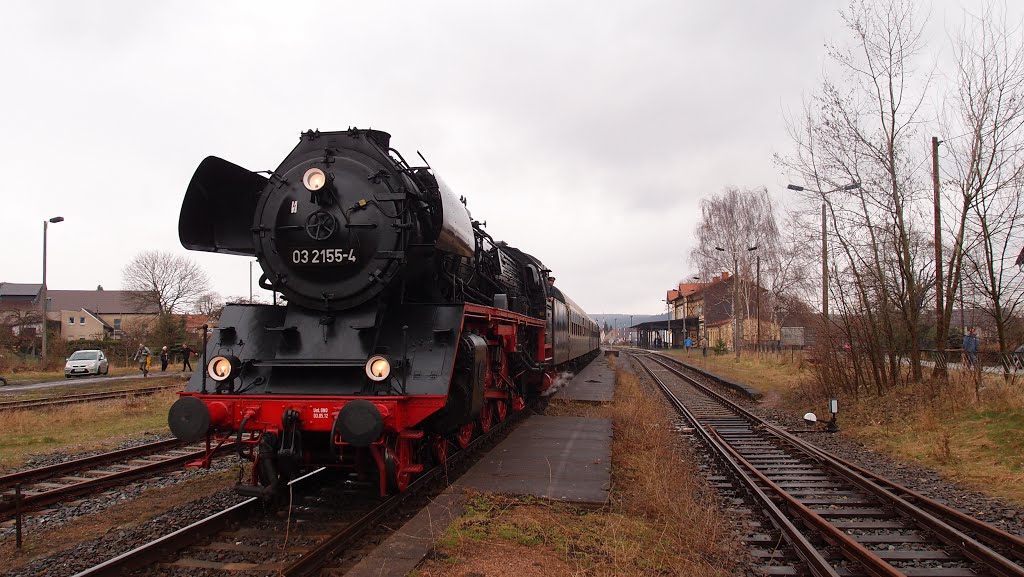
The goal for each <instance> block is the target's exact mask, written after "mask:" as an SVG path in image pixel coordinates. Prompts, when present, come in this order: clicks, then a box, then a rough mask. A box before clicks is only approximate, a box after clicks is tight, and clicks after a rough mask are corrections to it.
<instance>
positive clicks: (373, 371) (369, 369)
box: [366, 355, 391, 382]
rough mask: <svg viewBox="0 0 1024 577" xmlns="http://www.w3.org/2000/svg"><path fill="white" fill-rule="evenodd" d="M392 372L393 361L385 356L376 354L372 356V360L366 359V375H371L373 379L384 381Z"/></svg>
mask: <svg viewBox="0 0 1024 577" xmlns="http://www.w3.org/2000/svg"><path fill="white" fill-rule="evenodd" d="M390 374H391V363H389V362H388V360H387V359H385V358H384V357H382V356H380V355H374V356H372V357H370V360H368V361H366V376H368V377H370V380H371V381H377V382H380V381H383V380H384V379H386V378H388V375H390Z"/></svg>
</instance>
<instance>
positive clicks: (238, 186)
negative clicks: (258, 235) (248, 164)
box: [178, 156, 267, 256]
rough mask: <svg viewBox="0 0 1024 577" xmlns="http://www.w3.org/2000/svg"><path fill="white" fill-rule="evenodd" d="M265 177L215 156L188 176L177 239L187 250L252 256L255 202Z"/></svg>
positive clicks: (264, 184) (265, 181) (265, 180)
mask: <svg viewBox="0 0 1024 577" xmlns="http://www.w3.org/2000/svg"><path fill="white" fill-rule="evenodd" d="M266 185H267V179H266V178H265V177H263V176H260V175H258V174H256V173H254V172H251V171H248V170H246V169H244V168H242V167H241V166H238V165H237V164H232V163H230V162H228V161H226V160H224V159H222V158H217V157H216V156H208V157H206V159H205V160H203V162H202V163H201V164H200V165H199V168H197V169H196V172H195V174H193V175H192V181H191V182H189V184H188V190H186V191H185V200H183V201H182V203H181V214H180V216H179V217H178V238H179V240H181V245H182V246H184V247H185V248H187V249H189V250H202V251H206V252H220V253H227V254H240V255H244V256H253V255H254V254H255V247H254V246H253V241H252V223H253V217H254V216H255V214H256V201H257V199H258V198H259V194H260V192H261V191H262V190H263V188H264V187H265V186H266Z"/></svg>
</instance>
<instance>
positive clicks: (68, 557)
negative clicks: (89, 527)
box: [0, 434, 242, 577]
mask: <svg viewBox="0 0 1024 577" xmlns="http://www.w3.org/2000/svg"><path fill="white" fill-rule="evenodd" d="M166 438H169V436H168V435H155V434H146V435H144V436H142V437H138V438H133V439H130V440H126V441H124V442H123V443H120V444H119V445H118V446H117V447H115V449H127V448H130V447H135V446H138V445H143V444H146V443H152V442H155V441H159V440H162V439H166ZM109 450H110V449H105V450H97V451H87V452H82V453H74V454H45V455H38V456H34V457H32V458H30V459H29V460H28V461H27V462H26V464H25V466H24V467H23V468H25V469H31V468H37V467H44V466H47V465H52V464H57V463H62V462H66V461H70V460H73V459H79V458H83V457H88V456H92V455H95V454H99V453H103V452H107V451H109ZM237 467H238V459H237V458H235V457H224V458H219V459H214V461H213V464H212V465H211V467H210V469H208V470H205V469H185V468H176V469H170V470H168V471H166V472H163V473H160V474H159V475H157V476H154V477H146V478H141V479H138V480H135V481H132V482H130V483H128V484H125V485H120V486H117V487H113V488H110V489H108V490H106V491H104V492H102V493H97V494H95V495H88V496H83V497H79V498H76V499H73V500H71V501H68V502H65V503H61V504H58V505H54V506H52V507H50V508H49V509H46V510H44V511H39V512H34V513H29V514H26V516H25V518H24V521H23V529H22V530H23V534H24V536H25V539H26V540H31V539H32V538H33V534H34V533H36V532H38V531H42V530H45V529H47V528H50V527H59V526H61V525H63V524H65V523H68V522H70V521H73V520H75V519H77V518H79V517H83V516H86V515H92V514H97V513H102V512H103V511H105V510H107V509H109V508H110V507H113V506H115V505H118V504H121V503H125V502H129V501H131V500H133V499H136V498H138V497H139V495H141V494H142V493H143V492H145V491H148V490H151V489H159V488H163V487H170V486H174V485H178V484H180V483H184V482H187V481H189V480H192V479H197V478H199V477H202V476H205V475H208V474H211V473H217V472H220V471H224V470H231V469H237ZM241 500H242V498H241V497H239V496H238V495H236V494H235V493H234V492H233V491H231V490H230V489H227V490H225V491H221V492H218V493H217V494H215V495H213V496H210V497H206V498H203V499H200V500H197V501H193V502H190V503H186V504H183V505H180V506H178V507H175V508H173V509H171V510H169V511H167V512H165V513H162V514H160V515H159V516H157V517H154V518H153V519H151V520H149V521H147V522H146V523H144V524H142V525H140V526H138V527H132V528H128V529H119V530H116V531H111V532H108V533H107V534H106V535H104V536H103V537H101V538H98V539H94V540H91V541H86V542H83V543H80V544H78V545H76V546H75V547H73V548H71V549H69V550H65V551H61V552H58V553H55V554H53V555H50V556H47V557H42V558H40V559H36V560H33V561H32V562H30V563H28V564H27V565H25V566H23V567H21V568H18V569H15V570H11V571H4V568H3V567H2V565H0V576H3V577H8V576H10V577H21V576H25V577H28V576H38V575H45V576H53V577H56V576H67V575H74V574H75V573H78V572H79V571H81V570H84V569H87V568H89V567H92V566H94V565H97V564H99V563H101V562H103V561H105V560H107V559H109V558H111V557H115V556H117V555H119V554H121V553H124V552H126V551H129V550H131V549H132V548H134V547H136V546H138V545H142V544H144V543H146V542H148V541H151V540H153V539H155V538H157V537H160V536H162V535H166V534H167V533H170V532H172V531H174V530H176V529H178V528H181V527H184V526H186V525H188V524H190V523H193V522H195V521H198V520H199V519H202V518H203V517H206V516H208V515H210V514H211V513H213V512H216V511H219V510H221V509H224V508H226V507H228V506H230V505H233V504H235V503H238V502H240V501H241ZM14 537H15V527H14V524H13V522H11V523H8V524H5V525H4V526H0V540H3V541H6V542H9V543H12V544H13V542H14Z"/></svg>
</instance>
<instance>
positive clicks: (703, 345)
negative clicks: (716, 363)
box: [700, 337, 708, 357]
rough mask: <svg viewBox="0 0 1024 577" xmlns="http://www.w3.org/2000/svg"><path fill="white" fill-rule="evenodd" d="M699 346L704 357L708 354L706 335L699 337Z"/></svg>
mask: <svg viewBox="0 0 1024 577" xmlns="http://www.w3.org/2000/svg"><path fill="white" fill-rule="evenodd" d="M700 348H701V349H702V353H703V355H704V356H705V357H706V356H708V338H707V337H701V338H700Z"/></svg>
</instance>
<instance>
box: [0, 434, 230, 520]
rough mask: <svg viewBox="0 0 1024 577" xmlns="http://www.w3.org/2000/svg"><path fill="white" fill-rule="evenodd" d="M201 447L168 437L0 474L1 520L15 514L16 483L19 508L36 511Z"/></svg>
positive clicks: (179, 461) (196, 454) (183, 459)
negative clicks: (45, 465) (187, 444)
mask: <svg viewBox="0 0 1024 577" xmlns="http://www.w3.org/2000/svg"><path fill="white" fill-rule="evenodd" d="M229 448H230V446H228V445H224V446H223V447H221V450H222V451H226V450H228V449H229ZM204 449H205V447H203V446H201V445H199V444H194V445H189V446H185V444H184V443H182V442H181V441H178V440H177V439H168V440H164V441H156V442H154V443H147V444H145V445H140V446H138V447H131V448H128V449H121V450H118V451H111V452H108V453H102V454H99V455H93V456H91V457H85V458H82V459H76V460H73V461H67V462H64V463H58V464H56V465H50V466H47V467H40V468H37V469H29V470H25V471H19V472H16V473H11V474H9V475H3V476H0V520H6V519H10V518H12V517H14V516H15V514H16V512H17V510H18V509H19V507H18V503H16V499H15V494H16V493H15V487H18V488H20V493H21V503H20V510H21V511H22V512H30V511H36V510H39V509H41V508H43V507H47V506H49V505H53V504H55V503H60V502H62V501H66V500H67V499H70V498H72V497H79V496H82V495H88V494H90V493H95V492H97V491H100V490H102V489H106V488H109V487H114V486H117V485H121V484H123V483H124V482H126V481H129V480H134V479H138V478H140V477H145V476H148V475H152V474H154V473H157V472H160V471H164V470H166V469H169V468H172V467H178V466H181V465H183V464H184V463H187V462H189V461H194V460H197V459H200V458H202V457H203V455H204V454H205V453H204Z"/></svg>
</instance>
